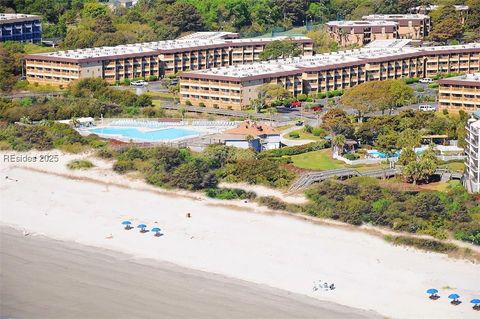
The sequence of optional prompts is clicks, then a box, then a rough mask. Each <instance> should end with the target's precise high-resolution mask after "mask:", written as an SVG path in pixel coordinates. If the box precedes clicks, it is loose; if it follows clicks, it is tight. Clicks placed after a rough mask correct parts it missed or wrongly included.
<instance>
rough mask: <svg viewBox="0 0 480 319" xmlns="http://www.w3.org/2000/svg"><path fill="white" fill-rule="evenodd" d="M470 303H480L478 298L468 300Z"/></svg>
mask: <svg viewBox="0 0 480 319" xmlns="http://www.w3.org/2000/svg"><path fill="white" fill-rule="evenodd" d="M470 303H473V304H474V305H480V299H472V300H470Z"/></svg>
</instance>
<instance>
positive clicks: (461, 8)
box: [408, 5, 470, 24]
mask: <svg viewBox="0 0 480 319" xmlns="http://www.w3.org/2000/svg"><path fill="white" fill-rule="evenodd" d="M454 7H455V11H457V13H458V14H459V15H460V21H461V23H462V24H464V23H465V17H466V15H467V14H468V11H469V10H470V8H469V7H468V6H465V5H454ZM439 8H440V6H439V5H423V6H418V7H413V8H410V9H408V12H410V13H421V14H428V13H430V12H432V11H434V10H437V9H439Z"/></svg>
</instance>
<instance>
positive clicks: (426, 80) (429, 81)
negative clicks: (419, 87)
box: [418, 78, 434, 83]
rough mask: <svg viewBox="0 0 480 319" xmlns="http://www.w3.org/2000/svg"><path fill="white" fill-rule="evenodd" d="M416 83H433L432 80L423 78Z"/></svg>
mask: <svg viewBox="0 0 480 319" xmlns="http://www.w3.org/2000/svg"><path fill="white" fill-rule="evenodd" d="M418 82H420V83H433V82H434V81H433V79H432V78H423V79H420V80H419V81H418Z"/></svg>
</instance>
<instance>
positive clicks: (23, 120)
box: [20, 116, 32, 124]
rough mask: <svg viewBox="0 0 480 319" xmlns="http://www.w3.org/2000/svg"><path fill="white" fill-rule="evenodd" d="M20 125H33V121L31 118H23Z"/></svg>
mask: <svg viewBox="0 0 480 319" xmlns="http://www.w3.org/2000/svg"><path fill="white" fill-rule="evenodd" d="M20 123H22V124H32V121H31V120H30V118H29V117H28V116H22V118H21V119H20Z"/></svg>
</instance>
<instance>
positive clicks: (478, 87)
mask: <svg viewBox="0 0 480 319" xmlns="http://www.w3.org/2000/svg"><path fill="white" fill-rule="evenodd" d="M438 83H439V84H440V85H439V89H438V106H439V108H440V109H451V110H460V109H462V110H464V111H467V112H472V111H478V110H480V73H474V74H465V75H461V76H456V77H452V78H447V79H442V80H439V81H438Z"/></svg>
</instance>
